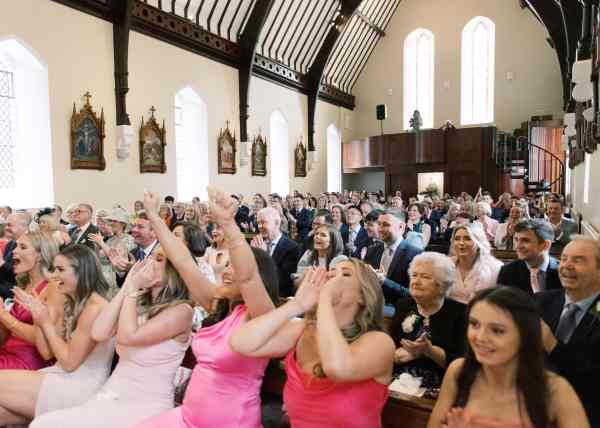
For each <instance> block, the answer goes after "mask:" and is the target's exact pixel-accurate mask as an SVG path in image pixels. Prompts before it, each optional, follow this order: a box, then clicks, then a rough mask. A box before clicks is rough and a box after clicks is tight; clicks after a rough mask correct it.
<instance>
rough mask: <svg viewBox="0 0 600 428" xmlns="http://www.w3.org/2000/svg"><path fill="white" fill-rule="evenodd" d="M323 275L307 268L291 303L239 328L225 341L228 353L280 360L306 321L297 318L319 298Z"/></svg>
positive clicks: (321, 272)
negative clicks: (227, 343) (319, 286)
mask: <svg viewBox="0 0 600 428" xmlns="http://www.w3.org/2000/svg"><path fill="white" fill-rule="evenodd" d="M325 274H326V272H325V270H324V269H323V268H319V269H317V270H314V269H313V268H310V269H309V270H308V271H307V272H306V275H305V276H304V281H303V282H302V285H301V286H300V288H299V289H298V291H297V293H296V295H295V297H294V298H293V299H291V300H289V301H288V302H287V303H286V304H285V305H283V306H280V307H279V308H277V309H275V310H273V311H270V312H267V313H266V314H264V315H261V316H259V317H256V318H254V319H252V320H250V321H248V322H246V323H244V324H242V326H241V327H239V328H238V329H237V330H236V331H235V332H234V333H233V335H232V336H231V339H230V341H229V343H230V345H231V347H232V349H233V350H234V351H236V352H239V353H240V354H243V355H247V356H251V357H267V358H278V357H282V356H284V355H285V354H286V353H287V352H288V351H289V350H290V349H292V348H293V347H294V346H295V345H296V342H297V341H298V339H299V338H300V336H301V335H302V332H303V331H304V328H305V325H306V321H305V320H301V319H299V318H297V317H298V316H300V315H302V314H304V313H306V312H308V311H310V310H311V309H312V308H314V306H315V304H316V302H317V299H318V296H319V289H318V286H317V284H318V283H320V282H322V278H324V277H325ZM317 281H318V282H317Z"/></svg>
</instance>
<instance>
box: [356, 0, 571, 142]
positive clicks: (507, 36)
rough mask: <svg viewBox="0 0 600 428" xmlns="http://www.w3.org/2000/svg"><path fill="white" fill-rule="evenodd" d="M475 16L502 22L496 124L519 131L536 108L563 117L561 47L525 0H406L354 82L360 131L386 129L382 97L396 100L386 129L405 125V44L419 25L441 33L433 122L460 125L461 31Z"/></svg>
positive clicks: (363, 133) (359, 135)
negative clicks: (378, 113)
mask: <svg viewBox="0 0 600 428" xmlns="http://www.w3.org/2000/svg"><path fill="white" fill-rule="evenodd" d="M475 16H485V17H488V18H490V19H491V20H492V21H494V23H495V24H496V57H495V64H496V65H495V96H494V100H495V101H494V104H495V108H494V123H495V124H496V125H497V126H498V128H499V129H501V130H503V131H512V130H513V129H514V128H517V127H520V126H521V122H523V121H526V120H528V119H529V118H530V117H531V115H536V114H556V115H559V116H560V114H561V110H562V81H561V76H560V69H559V64H558V59H557V57H556V53H555V51H554V50H553V49H552V48H551V47H550V46H549V45H548V43H547V41H546V38H547V37H548V36H547V33H546V30H545V29H544V27H543V26H542V25H541V24H540V23H539V22H538V21H537V20H536V19H535V17H534V16H533V14H532V13H531V12H529V11H528V10H526V9H522V8H521V7H520V6H519V4H518V2H516V1H514V2H513V1H508V0H486V1H481V0H452V1H448V0H427V1H422V0H403V1H402V2H401V3H400V6H399V7H398V10H397V11H396V13H395V14H394V17H393V18H392V20H391V21H390V23H389V25H388V27H387V30H386V37H383V38H382V39H381V40H380V41H379V44H378V45H377V47H376V48H375V50H374V52H373V54H372V55H371V58H370V59H369V62H368V64H367V66H366V67H365V69H364V71H363V73H362V74H361V76H360V79H359V80H358V82H357V84H356V87H355V88H354V94H355V95H356V98H357V108H356V111H355V122H356V126H355V129H356V132H355V133H354V134H353V138H364V137H367V136H370V135H376V134H379V122H378V121H377V120H376V118H375V106H376V105H377V104H387V107H388V119H387V120H386V121H385V122H384V130H385V132H386V133H396V132H400V131H402V129H403V124H402V117H403V115H402V109H403V87H402V86H403V79H402V70H403V52H402V47H403V44H404V40H405V38H406V37H407V35H408V34H409V33H410V32H411V31H413V30H415V29H417V28H426V29H428V30H430V31H432V32H433V34H434V36H435V83H434V91H435V92H434V103H435V109H434V125H433V126H434V127H440V126H441V125H442V124H443V123H444V122H445V121H446V120H451V121H452V122H454V124H455V125H456V126H460V78H461V74H460V70H461V34H462V30H463V27H464V26H465V25H466V24H467V23H468V22H469V21H470V20H471V19H472V18H474V17H475ZM509 73H510V74H509ZM511 77H512V78H511Z"/></svg>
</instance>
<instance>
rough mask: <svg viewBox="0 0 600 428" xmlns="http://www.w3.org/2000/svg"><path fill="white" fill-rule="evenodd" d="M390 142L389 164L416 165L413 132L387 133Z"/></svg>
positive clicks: (388, 142)
mask: <svg viewBox="0 0 600 428" xmlns="http://www.w3.org/2000/svg"><path fill="white" fill-rule="evenodd" d="M385 140H386V142H387V144H388V156H387V159H386V161H387V162H386V164H387V165H394V166H399V165H414V164H415V136H414V135H413V134H408V133H406V134H392V135H386V136H385Z"/></svg>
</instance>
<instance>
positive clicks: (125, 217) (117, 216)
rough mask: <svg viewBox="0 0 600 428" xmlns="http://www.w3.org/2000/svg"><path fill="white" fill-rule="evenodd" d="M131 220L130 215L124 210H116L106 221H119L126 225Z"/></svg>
mask: <svg viewBox="0 0 600 428" xmlns="http://www.w3.org/2000/svg"><path fill="white" fill-rule="evenodd" d="M130 219H131V217H130V216H129V213H127V211H126V210H124V209H123V208H115V209H113V210H112V212H111V213H110V214H109V215H108V216H106V220H111V221H118V222H120V223H124V224H129V221H130Z"/></svg>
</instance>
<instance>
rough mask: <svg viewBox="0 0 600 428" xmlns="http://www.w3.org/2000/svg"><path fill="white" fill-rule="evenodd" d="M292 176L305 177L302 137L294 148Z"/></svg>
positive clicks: (304, 150) (304, 155) (304, 151)
mask: <svg viewBox="0 0 600 428" xmlns="http://www.w3.org/2000/svg"><path fill="white" fill-rule="evenodd" d="M294 177H306V147H305V146H304V144H303V143H302V137H301V138H300V141H298V144H297V145H296V148H295V149H294Z"/></svg>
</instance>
